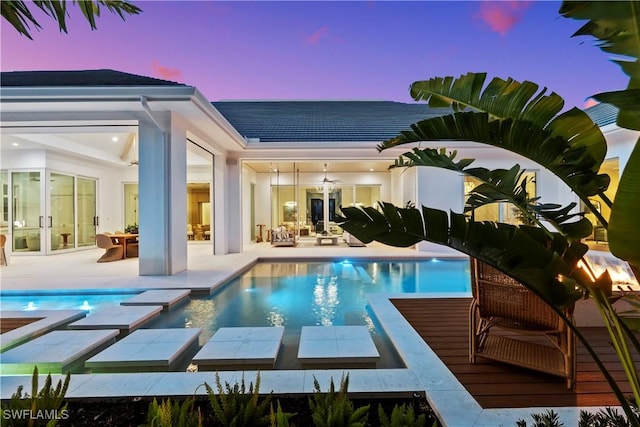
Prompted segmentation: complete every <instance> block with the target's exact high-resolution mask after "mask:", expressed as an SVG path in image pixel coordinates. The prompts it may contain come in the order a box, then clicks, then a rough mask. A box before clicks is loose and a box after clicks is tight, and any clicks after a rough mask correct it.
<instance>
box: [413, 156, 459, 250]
mask: <svg viewBox="0 0 640 427" xmlns="http://www.w3.org/2000/svg"><path fill="white" fill-rule="evenodd" d="M413 169H415V171H416V199H415V204H416V207H417V208H418V209H421V207H422V205H424V206H427V207H429V208H433V209H441V210H443V211H445V212H447V213H448V212H449V211H450V210H451V211H454V212H457V213H461V212H462V209H463V208H464V177H463V176H462V175H460V174H459V173H456V172H452V171H445V170H442V169H439V168H431V167H416V168H413ZM407 200H411V199H407ZM417 246H418V250H420V251H434V252H439V253H443V254H459V252H457V251H455V250H453V249H450V248H448V247H446V246H442V245H438V244H436V243H429V242H420V243H419V244H418V245H417Z"/></svg>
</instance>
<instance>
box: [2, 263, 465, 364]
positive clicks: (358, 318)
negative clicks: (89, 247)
mask: <svg viewBox="0 0 640 427" xmlns="http://www.w3.org/2000/svg"><path fill="white" fill-rule="evenodd" d="M469 287H470V279H469V262H468V260H467V259H442V260H440V259H430V260H419V261H413V260H412V261H407V260H385V261H381V260H352V261H349V260H341V261H318V262H309V261H300V262H259V263H257V264H255V265H254V266H253V267H251V268H250V269H248V270H247V271H245V272H243V273H241V274H239V275H238V276H236V277H235V278H233V279H231V280H230V281H228V282H226V283H223V284H221V285H220V286H219V287H218V288H217V289H216V290H215V291H214V292H213V293H212V294H210V295H202V296H198V295H197V294H193V293H192V295H191V297H190V298H189V299H187V300H186V302H185V303H183V304H180V305H179V306H177V307H175V308H172V309H171V310H169V311H168V312H163V313H162V314H161V315H159V316H158V317H157V318H156V319H154V320H152V321H151V322H149V323H145V324H144V325H143V326H142V327H143V328H145V329H146V328H185V327H187V328H189V327H191V328H201V329H202V333H201V335H200V337H199V342H200V345H204V344H205V343H206V342H207V341H209V339H210V338H211V337H212V336H213V334H214V333H215V332H216V331H217V330H218V329H219V328H221V327H234V326H284V327H285V334H284V338H283V347H282V350H281V354H280V356H279V362H278V366H277V367H278V368H280V369H298V368H299V366H298V360H297V356H296V351H297V348H298V343H299V336H300V331H301V329H302V327H303V326H315V325H325V326H342V325H365V326H367V327H368V329H369V331H370V332H371V336H372V338H373V340H374V342H375V344H376V347H377V348H378V351H379V352H380V356H381V359H380V363H379V364H378V365H377V366H378V367H379V368H396V367H402V366H404V365H403V363H402V361H401V360H400V358H399V357H398V355H397V354H396V353H395V350H394V348H393V346H392V345H391V344H390V342H389V339H388V337H386V336H385V334H384V333H383V331H382V329H381V328H379V327H378V325H377V321H376V318H375V316H373V315H372V313H371V312H370V310H369V309H368V307H367V294H374V293H384V294H399V293H434V294H442V293H445V292H446V293H454V294H464V293H468V292H470V289H469ZM141 291H142V290H141V289H137V290H132V289H127V290H117V291H116V290H114V291H112V292H105V291H104V290H103V291H101V292H98V291H96V292H91V291H76V292H69V291H67V292H65V291H45V292H37V293H26V292H17V291H7V292H2V294H1V295H2V298H1V308H2V310H36V309H54V310H62V309H83V310H87V311H89V312H92V311H94V310H97V309H98V308H103V307H107V306H110V305H119V304H120V302H121V301H123V300H126V299H129V298H131V297H132V296H134V295H135V294H136V293H138V292H141Z"/></svg>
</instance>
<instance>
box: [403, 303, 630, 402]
mask: <svg viewBox="0 0 640 427" xmlns="http://www.w3.org/2000/svg"><path fill="white" fill-rule="evenodd" d="M392 302H393V304H394V305H395V306H396V308H397V309H398V310H399V311H400V312H401V313H402V315H403V316H404V317H405V318H406V319H407V320H408V321H409V323H410V324H411V325H412V326H413V328H414V329H415V330H416V331H417V332H418V333H419V334H420V336H421V337H422V339H424V340H425V342H426V343H427V344H428V345H429V346H430V347H431V348H432V349H433V351H435V353H436V354H437V355H438V356H439V357H440V359H441V360H442V361H443V362H444V363H445V364H446V365H447V367H448V368H449V370H451V372H452V373H453V374H454V375H455V376H456V378H457V379H458V380H459V381H460V382H461V383H462V384H463V385H464V387H465V388H466V389H467V391H468V392H469V393H471V394H472V395H473V397H474V398H475V399H476V400H477V401H478V403H479V404H480V406H482V407H483V408H486V409H488V408H525V407H565V406H606V405H612V406H615V405H617V402H618V401H617V400H616V398H615V396H614V395H613V393H612V392H611V389H610V387H609V384H608V383H607V382H606V380H605V379H604V376H603V375H602V374H601V373H600V371H599V370H598V367H597V366H596V364H595V363H594V362H593V360H592V359H591V356H589V354H588V353H587V351H586V350H585V348H584V347H582V346H581V345H580V343H578V345H577V350H576V351H577V365H578V366H577V386H576V389H575V390H573V391H572V390H567V388H566V385H565V381H564V380H563V379H562V378H559V377H554V376H551V375H546V374H542V373H538V372H535V371H530V370H527V369H522V368H518V367H515V366H510V365H507V364H502V363H498V362H494V361H490V360H484V359H479V360H478V364H475V365H472V364H471V363H469V357H468V333H469V327H468V309H469V304H470V299H468V298H445V299H440V298H438V299H395V300H392ZM582 331H583V333H584V334H585V335H586V336H587V337H588V338H589V341H590V342H591V343H592V346H593V347H594V349H595V351H596V352H597V353H598V354H600V355H601V357H602V359H603V360H604V361H605V364H606V366H607V367H608V368H609V369H612V373H613V376H614V378H616V379H617V380H623V381H624V383H623V385H622V389H623V392H624V393H625V395H629V394H630V387H629V385H628V383H627V382H626V380H624V378H625V375H624V371H623V370H622V367H621V366H620V364H619V363H618V362H617V356H616V354H615V351H614V350H613V347H612V346H611V345H610V344H609V338H608V335H607V332H606V330H605V328H583V329H582ZM636 364H638V365H637V366H640V357H637V358H636Z"/></svg>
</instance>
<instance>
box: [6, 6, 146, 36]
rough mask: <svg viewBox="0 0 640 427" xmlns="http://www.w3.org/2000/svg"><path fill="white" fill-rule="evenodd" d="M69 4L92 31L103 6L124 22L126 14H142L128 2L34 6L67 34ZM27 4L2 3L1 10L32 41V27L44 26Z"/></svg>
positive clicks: (10, 22)
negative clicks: (76, 8)
mask: <svg viewBox="0 0 640 427" xmlns="http://www.w3.org/2000/svg"><path fill="white" fill-rule="evenodd" d="M68 3H73V4H75V5H77V6H78V7H79V8H80V10H81V11H82V14H83V15H84V17H85V19H86V20H87V22H88V23H89V25H90V26H91V29H96V17H98V16H100V6H101V5H102V6H104V7H106V8H107V9H108V10H109V11H110V12H111V13H116V14H117V15H118V16H120V18H122V19H123V20H124V19H125V14H127V15H135V14H138V13H140V12H141V9H140V8H139V7H138V6H136V5H134V4H132V3H130V2H129V1H127V0H73V2H68V1H65V0H34V1H33V5H34V6H36V7H37V8H38V9H40V10H41V11H43V12H44V13H45V14H46V15H48V16H50V17H51V18H53V19H54V20H55V21H56V22H57V23H58V28H59V29H60V31H62V32H65V33H66V32H67V15H68V13H67V4H68ZM27 4H28V3H27V2H25V1H23V0H15V1H0V10H1V12H2V17H3V18H5V19H6V20H7V22H8V23H9V24H11V25H12V26H13V27H14V28H15V29H16V30H17V31H18V32H19V33H20V34H22V35H24V36H26V37H28V38H30V39H32V37H31V33H30V26H31V25H32V26H33V27H34V28H35V29H40V28H42V26H41V25H40V23H39V22H38V21H37V20H36V18H35V17H34V16H33V14H32V13H31V11H30V10H29V7H28V6H27Z"/></svg>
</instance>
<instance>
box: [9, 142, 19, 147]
mask: <svg viewBox="0 0 640 427" xmlns="http://www.w3.org/2000/svg"><path fill="white" fill-rule="evenodd" d="M11 145H13V146H14V147H17V146H18V145H20V144H18V143H17V142H12V143H11Z"/></svg>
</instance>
